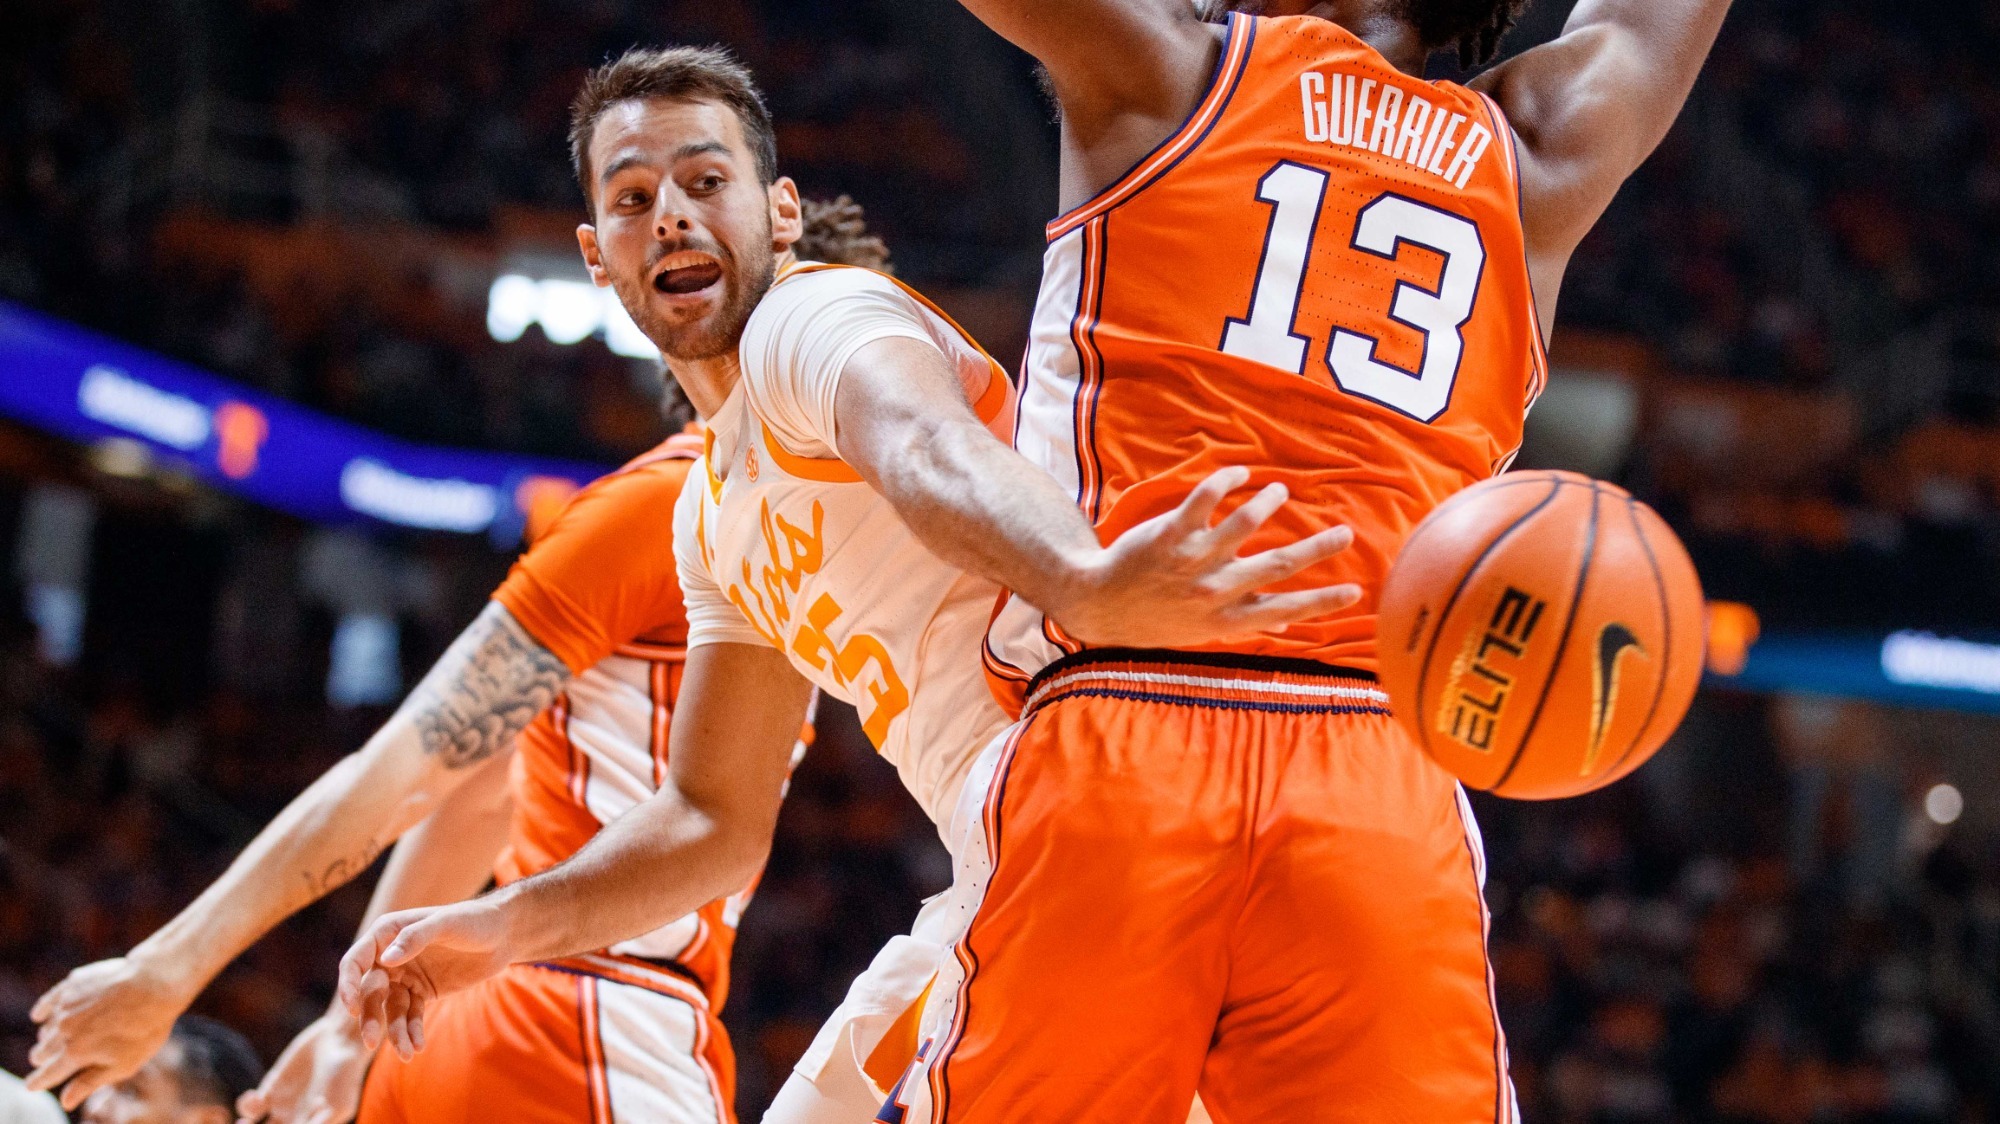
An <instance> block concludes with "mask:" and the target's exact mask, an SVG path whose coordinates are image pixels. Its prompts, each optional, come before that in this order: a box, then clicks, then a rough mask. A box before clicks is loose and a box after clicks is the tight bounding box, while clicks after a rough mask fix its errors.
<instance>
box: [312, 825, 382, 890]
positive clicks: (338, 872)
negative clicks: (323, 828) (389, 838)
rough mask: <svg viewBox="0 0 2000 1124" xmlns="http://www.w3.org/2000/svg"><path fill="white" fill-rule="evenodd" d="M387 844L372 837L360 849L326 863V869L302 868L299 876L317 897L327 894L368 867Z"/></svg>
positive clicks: (345, 883)
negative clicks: (314, 870) (317, 870)
mask: <svg viewBox="0 0 2000 1124" xmlns="http://www.w3.org/2000/svg"><path fill="white" fill-rule="evenodd" d="M384 849H385V845H384V844H383V843H382V841H381V840H379V839H370V840H369V841H368V842H367V844H366V845H365V846H363V847H362V848H361V849H360V850H359V851H356V852H355V853H353V854H351V855H348V856H346V857H344V858H338V859H335V860H333V861H332V862H330V863H328V864H326V869H325V870H322V871H319V872H317V873H315V872H313V871H310V870H302V871H300V872H299V876H300V877H301V878H304V879H305V880H306V889H307V890H308V891H310V892H311V893H312V896H313V897H314V898H315V899H318V898H321V897H324V896H326V895H327V894H330V893H332V892H333V891H335V890H337V889H339V888H340V887H342V886H345V885H347V883H348V882H349V880H351V879H352V878H354V876H355V875H357V874H360V873H361V872H362V871H364V870H367V869H368V864H369V863H372V862H374V861H375V859H376V857H377V856H379V855H381V853H382V852H383V850H384Z"/></svg>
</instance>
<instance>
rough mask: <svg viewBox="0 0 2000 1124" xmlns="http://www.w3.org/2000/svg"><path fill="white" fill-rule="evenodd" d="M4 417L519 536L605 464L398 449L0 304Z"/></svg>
mask: <svg viewBox="0 0 2000 1124" xmlns="http://www.w3.org/2000/svg"><path fill="white" fill-rule="evenodd" d="M0 413H4V414H7V415H10V416H12V417H14V418H17V419H19V420H20V421H23V422H26V423H28V424H30V425H34V426H37V427H39V428H41V429H45V430H48V431H50V432H53V433H56V434H60V435H62V436H64V437H69V438H72V439H74V440H77V441H83V442H96V441H100V440H103V439H105V438H112V437H122V438H128V439H131V440H135V441H139V442H142V443H144V444H145V445H146V446H148V447H149V448H150V449H152V450H153V451H154V452H155V453H157V454H159V455H161V456H163V457H167V458H170V459H171V460H172V461H173V462H174V463H175V464H177V465H180V466H182V467H184V468H185V469H186V470H187V471H189V472H191V473H193V474H194V475H196V476H198V477H200V478H201V479H203V480H206V481H208V482H209V483H211V484H214V485H215V486H217V487H219V488H223V489H225V490H228V491H231V492H235V493H237V494H239V495H241V496H244V497H246V498H248V499H251V500H255V501H257V502H258V503H261V504H265V505H267V506H269V507H273V508H276V509H278V510H280V511H284V512H289V513H290V514H293V515H297V516H300V517H301V518H305V519H310V520H313V521H315V522H320V523H336V524H338V523H371V522H372V523H379V524H386V525H389V526H395V527H408V528H414V529H418V530H426V531H449V532H454V533H459V534H483V535H488V536H490V537H491V538H492V539H493V541H494V543H495V544H496V545H499V546H502V547H508V546H512V545H513V544H515V543H517V542H519V541H520V538H521V534H522V531H523V529H524V528H525V527H527V526H528V525H529V523H530V521H531V520H533V521H534V522H536V523H537V524H539V522H540V520H541V519H542V518H544V517H546V516H547V515H549V514H552V513H553V511H554V510H555V509H556V508H557V507H559V506H560V505H561V503H562V501H563V500H565V499H567V498H568V497H569V496H570V495H571V494H572V493H574V492H575V491H576V490H577V489H578V488H580V487H582V486H583V485H584V484H585V483H588V482H589V481H591V480H593V479H595V478H596V477H598V476H600V475H602V474H603V473H604V472H605V471H606V469H605V467H604V466H600V465H592V464H584V463H581V462H576V461H560V460H548V459H542V458H534V457H521V456H511V455H508V454H504V453H484V452H477V451H472V450H465V449H446V448H439V447H434V446H427V445H418V444H413V443H411V442H406V441H399V440H397V439H395V438H392V437H387V436H384V435H383V434H380V433H376V432H374V431H373V430H369V429H365V428H362V427H361V426H357V425H352V424H349V423H347V422H342V421H336V420H334V419H333V418H329V417H326V416H324V415H322V414H319V413H316V412H314V411H312V410H308V409H305V408H303V407H300V406H297V405H294V404H292V403H289V402H285V401H283V400H282V399H278V398H273V397H270V396H268V395H263V394H257V393H254V392H251V391H248V390H245V389H244V388H242V387H240V386H236V385H234V384H232V383H229V382H227V381H225V380H222V379H219V378H216V377H215V376H213V375H210V374H207V373H206V372H203V371H200V370H197V369H195V368H193V367H190V366H187V365H186V364H182V363H177V362H174V361H173V360H170V359H167V358H164V357H162V356H159V355H155V354H152V353H150V352H147V351H144V350H142V349H140V348H136V347H132V346H130V345H128V344H123V343H119V342H117V341H116V340H112V339H108V338H106V337H104V336H100V335H97V334H96V333H93V332H88V331H85V330H83V329H81V328H78V327H76V326H74V325H72V324H68V323H65V322H63V321H61V320H57V319H54V318H53V317H48V316H43V315H41V314H39V313H35V312H31V311H29V310H27V309H24V308H21V307H19V306H17V305H10V304H7V303H5V302H0Z"/></svg>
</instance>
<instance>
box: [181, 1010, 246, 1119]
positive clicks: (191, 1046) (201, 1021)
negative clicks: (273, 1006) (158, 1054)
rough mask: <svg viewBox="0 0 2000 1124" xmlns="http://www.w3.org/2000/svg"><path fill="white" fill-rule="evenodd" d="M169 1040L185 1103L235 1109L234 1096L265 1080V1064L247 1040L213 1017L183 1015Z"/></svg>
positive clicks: (240, 1094) (236, 1096) (238, 1095)
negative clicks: (173, 1049) (258, 1058)
mask: <svg viewBox="0 0 2000 1124" xmlns="http://www.w3.org/2000/svg"><path fill="white" fill-rule="evenodd" d="M168 1041H169V1042H170V1043H171V1044H172V1046H173V1047H175V1052H174V1054H172V1055H170V1056H171V1058H172V1065H171V1068H172V1070H173V1073H174V1080H175V1082H176V1083H177V1084H178V1085H179V1087H180V1094H181V1100H182V1101H183V1102H184V1103H186V1104H190V1105H196V1104H201V1105H220V1106H221V1107H223V1108H226V1109H230V1110H231V1111H234V1110H235V1108H236V1098H238V1097H240V1096H242V1095H243V1094H245V1093H247V1092H249V1091H250V1090H252V1089H255V1088H256V1087H257V1083H258V1082H259V1081H262V1080H263V1079H264V1065H263V1063H262V1062H260V1061H258V1060H257V1051H256V1050H254V1049H252V1048H251V1047H250V1043H249V1040H247V1039H245V1038H244V1037H243V1036H242V1035H240V1034H238V1033H236V1032H235V1031H233V1030H231V1029H229V1028H228V1027H226V1026H224V1025H222V1024H221V1023H219V1022H216V1021H215V1020H214V1019H205V1018H203V1017H201V1016H200V1015H183V1016H181V1017H180V1018H179V1019H178V1020H176V1021H175V1023H174V1033H173V1036H172V1037H171V1038H170V1039H168Z"/></svg>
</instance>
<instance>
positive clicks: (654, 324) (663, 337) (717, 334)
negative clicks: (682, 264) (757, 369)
mask: <svg viewBox="0 0 2000 1124" xmlns="http://www.w3.org/2000/svg"><path fill="white" fill-rule="evenodd" d="M683 250H694V251H698V252H700V253H704V254H709V255H711V256H713V257H714V258H715V260H716V261H718V262H720V263H721V264H722V297H721V300H720V302H719V303H718V304H717V305H716V306H715V308H714V309H713V310H711V311H710V312H708V313H707V314H706V315H703V316H699V317H696V318H693V319H688V320H680V321H675V320H672V319H669V318H668V317H666V316H663V315H661V314H660V313H659V311H658V310H657V309H656V308H655V307H654V305H653V302H652V300H651V297H652V295H653V293H654V292H655V289H654V284H655V279H654V277H653V271H654V269H655V268H656V267H657V266H658V265H659V264H660V261H661V260H662V259H664V258H665V257H666V256H667V255H669V254H676V253H679V252H681V251H683ZM777 261H778V256H777V253H776V252H775V251H774V250H772V249H771V220H770V217H769V215H766V216H765V219H764V236H763V237H762V238H761V239H758V240H756V241H755V242H754V243H753V245H752V246H751V247H750V248H749V249H748V250H747V251H746V252H745V253H744V255H743V256H742V257H740V258H739V257H738V256H737V255H736V254H735V253H733V252H731V251H730V250H729V249H728V247H726V246H723V245H722V244H721V243H719V242H714V241H711V240H709V239H707V238H700V237H690V238H685V239H682V240H681V241H679V242H677V243H671V244H669V243H657V244H655V245H654V247H653V249H652V252H651V253H649V254H648V255H647V257H646V264H645V268H644V269H642V270H640V271H639V272H638V273H637V274H636V275H634V276H629V277H624V278H620V279H618V280H617V281H616V282H615V283H614V285H613V288H614V289H615V290H616V291H617V293H618V299H619V302H620V303H622V304H623V305H624V306H625V311H626V312H628V313H630V314H631V316H632V322H633V323H634V324H636V325H637V326H638V328H639V330H640V331H641V332H644V333H645V334H646V338H647V339H649V340H652V341H653V344H654V346H656V347H658V348H659V349H660V353H661V354H662V355H664V356H666V357H667V359H668V360H670V361H671V360H675V359H679V360H684V361H692V360H702V359H713V358H715V357H716V356H719V355H724V354H727V353H728V352H731V351H734V350H736V346H737V344H738V342H739V341H741V340H742V338H743V325H745V324H747V323H749V321H750V314H751V313H752V312H754V311H756V308H757V303H758V302H759V301H761V300H763V299H764V294H765V293H766V292H768V291H769V290H770V288H771V284H772V282H773V281H774V280H776V278H777V274H778V267H777Z"/></svg>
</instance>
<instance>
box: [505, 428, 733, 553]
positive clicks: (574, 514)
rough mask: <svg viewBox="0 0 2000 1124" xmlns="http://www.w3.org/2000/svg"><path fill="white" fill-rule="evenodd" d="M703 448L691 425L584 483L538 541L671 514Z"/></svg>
mask: <svg viewBox="0 0 2000 1124" xmlns="http://www.w3.org/2000/svg"><path fill="white" fill-rule="evenodd" d="M703 445H704V439H703V436H702V434H701V433H700V432H699V431H698V430H696V429H695V427H693V426H690V427H689V428H688V430H687V431H684V432H681V433H677V434H675V435H673V436H672V437H669V438H667V439H666V440H665V441H662V442H660V443H659V444H658V445H655V446H654V447H653V448H651V449H649V450H647V451H646V452H644V453H641V454H640V455H638V456H636V457H634V458H632V459H631V460H629V461H627V462H625V463H624V464H623V465H621V466H619V467H618V468H616V469H614V470H612V471H611V472H608V473H606V474H605V475H603V476H600V477H598V478H597V479H596V480H593V481H591V482H590V483H589V484H586V485H584V486H583V487H582V488H581V489H579V490H578V491H577V493H576V494H575V495H573V496H571V497H570V498H569V502H568V503H566V504H564V505H563V509H562V511H561V512H560V513H558V514H557V516H556V518H555V520H554V521H553V522H551V523H550V524H549V528H548V530H547V531H545V532H543V533H542V535H541V536H539V537H538V538H537V539H536V543H537V544H539V543H541V542H543V541H546V540H548V539H549V538H552V537H555V536H557V535H563V534H577V533H581V532H583V531H585V530H587V529H588V528H590V527H595V526H601V525H604V524H607V523H615V522H618V521H620V520H624V519H629V518H632V517H640V518H644V517H647V516H648V515H651V514H655V513H658V512H660V511H662V510H665V511H671V510H672V509H673V507H674V505H675V503H676V502H678V500H679V499H680V494H681V492H682V490H683V489H684V488H685V486H686V484H687V480H688V474H689V472H690V471H691V470H692V469H693V468H694V466H695V465H696V464H697V463H698V462H699V459H700V457H701V455H702V450H703Z"/></svg>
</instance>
